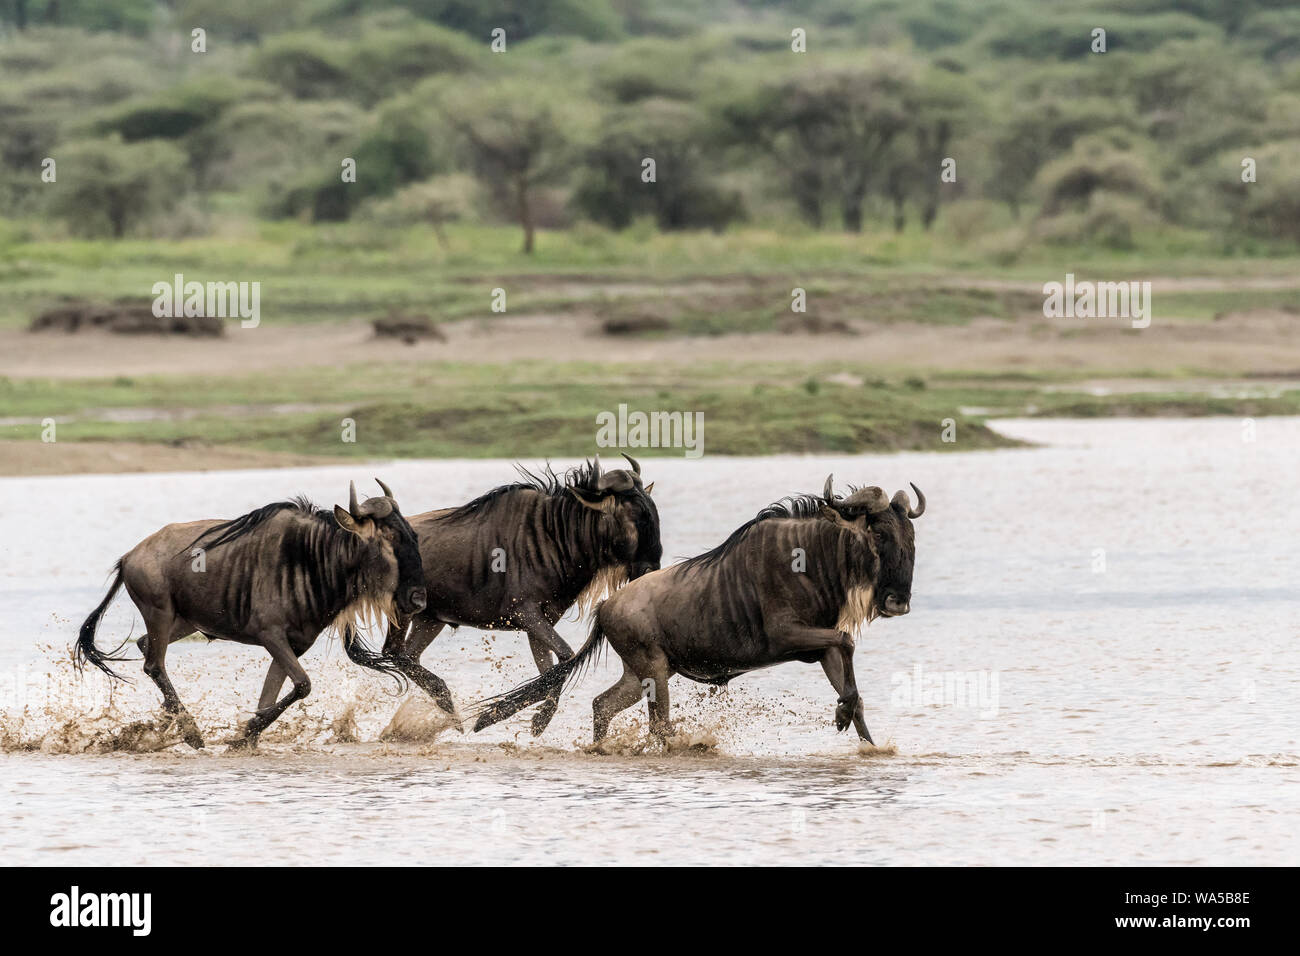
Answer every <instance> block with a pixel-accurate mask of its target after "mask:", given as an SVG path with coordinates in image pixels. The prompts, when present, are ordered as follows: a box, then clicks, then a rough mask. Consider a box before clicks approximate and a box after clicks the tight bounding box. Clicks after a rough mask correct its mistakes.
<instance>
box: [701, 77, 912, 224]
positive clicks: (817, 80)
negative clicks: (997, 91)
mask: <svg viewBox="0 0 1300 956" xmlns="http://www.w3.org/2000/svg"><path fill="white" fill-rule="evenodd" d="M914 87H915V81H914V79H913V70H912V69H911V67H910V64H908V63H906V62H895V61H894V60H892V59H891V60H887V61H886V60H881V61H878V62H875V63H872V64H870V65H868V66H842V67H828V68H823V69H817V70H812V71H801V72H799V73H797V74H794V75H792V76H789V77H787V78H785V79H782V80H778V81H777V82H775V83H770V84H767V85H766V86H764V87H763V88H762V89H760V90H759V91H758V92H757V94H754V95H747V96H746V97H744V98H743V99H742V100H741V101H739V102H736V103H732V104H730V105H729V106H728V107H726V108H725V109H724V116H725V117H726V118H727V119H728V120H729V121H730V123H731V125H732V128H733V130H734V131H735V133H736V134H737V135H738V137H739V138H741V139H742V140H744V141H748V142H750V143H753V144H755V145H758V146H760V147H762V148H763V149H765V150H767V151H768V152H769V153H770V154H771V155H772V156H773V158H774V159H775V160H776V162H777V164H778V165H779V166H780V167H781V168H782V169H784V170H785V172H786V175H787V176H788V177H789V184H790V189H791V193H792V195H793V197H794V200H795V203H796V205H797V206H798V207H799V210H800V213H801V214H802V215H803V216H804V218H805V219H807V220H808V221H809V222H811V223H812V224H813V225H818V226H819V225H820V224H821V217H822V207H823V204H824V202H825V200H826V198H827V196H828V195H829V196H831V197H834V198H835V199H836V200H838V203H839V206H840V211H841V215H842V217H843V223H844V228H845V229H847V230H848V231H850V232H861V231H862V205H863V202H864V201H865V199H866V197H867V193H868V191H869V190H870V189H871V188H872V187H873V186H876V185H878V184H877V183H876V177H877V176H878V174H879V172H880V170H881V169H882V168H883V166H884V159H885V157H886V155H887V153H888V152H889V150H890V149H891V148H892V147H893V145H894V142H895V140H896V139H897V138H898V137H899V136H900V135H901V134H902V133H903V132H904V131H906V130H907V129H908V127H909V123H910V122H911V117H910V115H909V114H910V110H911V108H912V91H913V89H914Z"/></svg>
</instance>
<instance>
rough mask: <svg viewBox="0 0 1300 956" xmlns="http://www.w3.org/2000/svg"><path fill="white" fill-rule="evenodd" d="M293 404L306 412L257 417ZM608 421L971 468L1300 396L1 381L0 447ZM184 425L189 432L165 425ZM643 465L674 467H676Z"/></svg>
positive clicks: (507, 369) (623, 378)
mask: <svg viewBox="0 0 1300 956" xmlns="http://www.w3.org/2000/svg"><path fill="white" fill-rule="evenodd" d="M831 376H838V378H836V379H832V378H831ZM844 376H856V379H854V380H852V381H849V380H848V379H846V378H844ZM857 381H860V382H861V383H862V384H856V382H857ZM846 382H848V383H846ZM1047 386H1053V387H1054V388H1055V389H1060V390H1048V388H1047ZM290 402H292V403H296V404H297V405H299V406H300V407H301V406H306V407H305V408H300V410H296V411H292V412H285V411H283V410H277V409H274V408H272V407H271V406H274V405H277V404H279V403H290ZM620 403H623V404H626V405H627V406H628V407H629V409H630V410H642V411H680V412H686V413H695V412H701V413H703V415H704V439H703V447H704V450H705V452H706V453H709V454H736V455H740V454H745V455H761V454H772V453H781V452H786V453H800V452H807V453H818V452H838V453H854V452H869V451H895V450H904V449H911V450H931V451H951V450H956V451H969V450H972V449H979V448H996V447H1004V446H1007V445H1011V444H1014V442H1011V441H1009V440H1007V439H1005V438H1003V437H1002V436H1000V435H998V434H997V433H996V432H994V431H992V430H990V429H988V428H987V427H986V426H985V424H984V421H985V418H986V417H987V416H1004V415H1005V416H1022V415H1024V416H1032V415H1038V416H1065V417H1096V416H1105V415H1126V416H1127V415H1243V416H1246V415H1249V416H1255V415H1270V414H1300V387H1298V388H1297V390H1292V391H1284V392H1282V393H1281V394H1280V395H1278V396H1275V397H1266V398H1261V397H1239V398H1233V397H1221V396H1217V395H1207V394H1203V393H1195V392H1190V391H1186V390H1181V391H1180V390H1178V389H1177V388H1176V387H1175V388H1171V389H1170V390H1169V391H1167V392H1158V393H1151V394H1139V395H1110V396H1100V397H1098V396H1092V395H1088V394H1085V393H1082V392H1079V391H1070V390H1068V387H1067V388H1063V387H1061V386H1060V385H1059V384H1055V385H1054V384H1053V383H1052V382H1049V381H1045V380H1044V381H1040V380H1038V379H1035V378H1032V377H1030V378H1025V377H1019V376H1013V377H1010V378H1006V379H1003V380H993V379H989V380H981V379H980V378H979V377H978V376H974V377H971V376H967V377H966V379H964V380H956V379H948V378H945V377H943V376H935V377H931V378H929V379H923V378H921V377H919V376H917V375H915V374H904V373H901V372H897V371H889V372H882V370H881V369H879V368H867V367H862V366H856V365H853V364H851V363H839V364H836V363H828V364H825V365H819V366H812V367H809V366H796V365H786V364H782V363H736V364H727V363H711V364H702V365H698V366H693V367H688V368H674V369H668V370H664V369H654V368H647V367H644V366H617V365H615V366H610V365H596V364H591V363H564V364H559V365H548V364H541V363H524V364H516V365H511V366H487V365H464V364H456V363H445V362H443V363H427V364H420V365H392V366H382V365H381V366H359V367H355V368H348V369H341V370H337V371H332V372H331V373H330V374H328V375H322V374H321V373H320V372H319V371H318V370H310V369H299V370H282V371H276V372H273V373H270V372H268V373H263V374H257V375H245V376H236V377H193V378H191V377H179V376H178V377H149V378H139V379H126V378H117V379H100V380H83V381H48V380H46V381H42V380H21V381H3V380H0V404H2V405H3V407H4V409H5V410H6V414H7V415H8V416H11V417H14V418H25V419H30V420H31V422H30V423H24V424H18V425H10V426H5V427H3V428H0V438H10V439H28V440H37V439H38V437H39V434H40V425H39V424H38V423H39V421H40V420H41V419H43V418H46V417H53V418H55V419H56V420H58V421H59V422H60V424H59V427H58V436H59V441H61V442H63V441H139V442H152V443H165V444H173V445H181V446H186V445H230V446H240V447H249V448H259V449H265V450H270V451H282V452H293V453H298V454H304V455H319V456H322V457H329V458H339V457H358V458H388V457H399V458H400V457H515V458H541V457H546V456H581V455H588V454H591V453H592V452H594V451H597V450H598V448H597V446H596V431H597V418H596V416H597V415H598V414H599V413H601V412H605V411H615V410H616V409H617V406H618V405H619V404H620ZM126 408H132V409H134V408H141V409H168V410H170V411H171V412H172V413H173V415H172V417H167V418H161V419H150V420H143V421H107V420H103V417H102V410H108V409H117V410H118V411H119V412H120V411H121V410H122V409H126ZM963 409H980V410H981V411H980V413H979V414H973V413H972V414H964V413H963V411H962V410H963ZM185 410H189V411H190V412H192V414H193V417H177V415H176V413H178V412H183V411H185ZM345 418H350V419H353V420H354V421H355V423H356V441H355V442H344V441H343V440H342V436H343V420H344V419H345ZM947 419H951V420H953V422H955V424H956V432H957V441H956V442H955V443H947V442H944V441H942V430H943V424H944V422H945V420H947ZM646 454H647V456H649V457H653V456H654V455H656V454H670V455H674V456H678V455H681V454H682V450H680V449H662V450H654V449H650V450H647V451H646Z"/></svg>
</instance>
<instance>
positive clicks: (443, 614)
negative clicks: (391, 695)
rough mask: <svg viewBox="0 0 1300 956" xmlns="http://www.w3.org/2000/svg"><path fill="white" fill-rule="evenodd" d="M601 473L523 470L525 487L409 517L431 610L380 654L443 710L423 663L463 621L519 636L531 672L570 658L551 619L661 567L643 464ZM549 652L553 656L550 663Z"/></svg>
mask: <svg viewBox="0 0 1300 956" xmlns="http://www.w3.org/2000/svg"><path fill="white" fill-rule="evenodd" d="M623 457H624V458H627V460H628V464H630V465H631V466H632V470H631V471H628V470H626V469H613V470H610V471H602V470H601V466H600V457H599V456H597V457H596V460H595V462H594V463H593V462H587V463H585V464H583V465H580V466H578V467H576V468H573V469H570V470H569V471H568V472H566V473H565V475H564V477H563V478H561V477H559V476H557V475H556V474H555V472H554V471H552V470H551V468H550V466H549V465H548V466H547V467H546V468H544V469H543V470H542V472H541V474H533V473H531V472H529V471H526V470H525V469H523V468H520V469H519V470H520V473H521V475H522V476H523V478H524V480H523V481H522V482H516V483H514V484H509V485H502V486H501V487H499V488H495V489H493V490H492V491H489V492H487V493H486V494H484V495H480V496H479V497H478V498H475V499H474V500H473V501H471V502H469V503H468V504H465V505H461V506H460V507H459V508H446V509H443V510H441V511H430V512H427V513H425V514H420V515H415V516H413V517H412V518H411V527H413V528H414V529H415V530H416V533H417V534H418V535H419V538H420V556H421V558H422V559H423V563H424V575H425V584H426V586H427V589H428V595H429V603H428V606H427V607H426V608H425V609H424V612H423V613H421V614H419V615H417V616H416V618H415V620H414V622H413V623H412V625H411V629H410V633H409V634H403V633H402V631H401V630H400V629H399V628H398V627H391V628H390V629H389V634H388V640H387V641H386V642H385V644H384V656H385V657H387V658H390V659H392V660H394V661H396V662H398V663H399V664H400V666H401V667H402V668H403V673H404V674H405V675H406V676H407V677H409V678H410V679H411V680H412V681H414V682H415V683H416V684H418V685H419V686H420V687H422V688H424V690H425V691H426V692H428V694H429V695H430V696H431V697H433V699H434V700H436V701H437V702H438V704H439V706H441V707H442V708H443V709H444V710H446V711H447V712H448V713H454V712H455V711H454V705H453V703H452V699H451V693H450V692H449V691H448V689H447V685H446V684H445V683H444V682H443V681H442V679H441V678H439V677H438V676H437V675H436V674H433V673H431V672H430V671H428V670H426V669H425V668H424V667H422V666H421V665H420V663H419V660H420V655H421V654H423V653H424V650H425V648H427V647H428V646H429V644H431V643H432V642H433V639H434V638H436V637H437V636H438V634H439V632H440V631H442V629H443V628H444V627H445V626H446V625H448V624H450V625H452V626H453V627H458V626H460V625H469V626H470V627H480V628H493V627H495V628H510V629H516V630H522V631H526V632H527V634H528V645H529V648H530V649H531V650H532V653H533V661H534V662H535V663H536V665H537V669H538V671H539V672H544V671H546V670H548V669H549V668H550V667H551V665H552V663H553V661H554V658H558V659H560V660H566V659H568V658H570V657H572V656H573V650H572V649H571V648H570V647H569V645H568V644H567V643H566V642H565V641H564V639H563V638H561V637H560V635H559V634H557V633H556V632H555V622H556V621H558V620H559V619H560V618H561V617H563V616H564V614H565V613H566V612H567V611H568V610H569V608H571V607H573V606H574V605H575V604H576V605H577V607H578V608H579V610H580V612H581V611H585V610H586V609H587V608H588V607H589V606H590V605H591V604H592V603H594V602H595V601H596V600H598V599H599V598H600V597H601V596H602V595H604V594H606V593H608V592H609V591H611V590H614V589H617V588H618V587H619V586H620V585H621V584H622V583H623V582H625V581H630V580H635V579H637V578H640V577H641V576H642V575H644V574H646V573H647V572H650V571H656V570H658V568H659V562H660V559H661V558H662V557H663V547H662V545H661V544H660V542H659V511H658V509H657V508H656V507H655V504H654V501H653V500H652V499H651V497H650V492H651V490H652V489H653V487H654V483H653V482H651V484H650V485H649V486H645V485H643V484H642V482H641V466H640V464H639V463H638V462H637V461H636V459H634V458H631V457H629V456H627V455H624V456H623ZM552 655H554V657H553V656H552ZM559 694H560V691H559V688H558V686H557V687H556V688H555V690H554V693H553V694H552V695H551V698H550V699H549V700H548V701H547V702H546V703H545V704H543V706H542V707H541V709H540V710H539V711H538V713H537V714H536V715H534V717H533V733H534V734H540V733H541V732H542V731H543V730H544V729H545V728H546V725H547V723H549V721H550V719H551V716H552V715H553V714H554V712H555V705H556V704H557V703H558V701H559Z"/></svg>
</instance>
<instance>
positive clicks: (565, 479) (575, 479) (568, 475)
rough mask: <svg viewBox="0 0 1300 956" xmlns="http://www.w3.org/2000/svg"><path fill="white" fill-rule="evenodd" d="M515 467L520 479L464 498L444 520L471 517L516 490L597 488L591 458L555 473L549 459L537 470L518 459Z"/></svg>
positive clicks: (559, 494)
mask: <svg viewBox="0 0 1300 956" xmlns="http://www.w3.org/2000/svg"><path fill="white" fill-rule="evenodd" d="M515 470H516V471H518V472H519V474H520V476H521V477H522V478H523V479H524V480H523V481H516V482H512V483H511V484H508V485H500V486H499V487H496V488H493V489H492V490H491V491H488V492H485V493H483V494H481V495H479V496H478V497H477V498H475V499H474V500H473V501H469V502H466V503H465V504H463V505H461V506H460V507H459V508H456V509H454V510H452V511H451V512H450V513H449V514H446V515H444V516H443V517H442V520H443V521H459V520H461V519H464V518H471V517H474V516H476V515H480V514H482V513H483V512H484V511H486V510H488V509H489V508H491V507H492V505H494V504H496V503H497V502H498V501H500V500H501V499H502V498H504V497H505V496H506V495H508V494H510V493H511V492H515V491H536V492H539V493H540V494H543V495H546V496H548V497H550V498H560V499H564V498H566V497H567V495H568V489H569V488H570V487H576V488H583V489H586V490H589V491H595V490H596V481H597V479H598V478H599V477H600V475H599V474H598V473H597V471H596V466H595V465H594V464H593V463H592V462H590V461H589V462H587V463H585V464H582V465H577V466H576V467H573V468H570V469H569V470H568V471H566V472H564V474H563V475H558V474H556V473H555V469H553V468H552V467H551V463H550V462H547V463H546V464H545V465H544V466H543V467H542V468H541V469H540V470H539V471H537V472H532V471H529V470H528V469H527V468H525V467H524V466H523V465H520V464H519V463H517V462H516V463H515Z"/></svg>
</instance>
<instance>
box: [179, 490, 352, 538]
mask: <svg viewBox="0 0 1300 956" xmlns="http://www.w3.org/2000/svg"><path fill="white" fill-rule="evenodd" d="M282 511H297V512H299V513H301V514H303V515H307V516H309V517H312V518H315V519H317V520H318V521H326V522H328V523H330V524H331V525H332V524H333V523H334V515H333V513H332V512H330V511H327V510H326V509H324V508H317V507H316V506H315V505H314V504H312V503H311V501H309V500H308V499H307V498H306V497H305V496H303V495H298V496H297V497H294V498H290V499H289V500H288V501H274V502H272V503H271V504H269V505H263V506H262V507H260V508H255V509H253V510H252V511H250V512H249V513H248V514H246V515H240V516H239V517H238V518H232V519H230V520H229V521H223V522H222V523H221V524H219V525H216V526H214V527H211V528H209V529H208V530H207V531H205V532H203V533H202V534H201V535H199V536H198V537H197V538H195V539H194V540H193V541H191V542H190V545H189V548H193V547H195V546H197V545H198V544H199V542H200V541H204V540H205V539H210V540H208V541H207V544H205V545H204V547H205V548H206V549H207V550H209V551H211V550H212V549H213V548H216V547H220V546H221V545H223V544H226V543H228V542H230V541H234V540H235V539H237V538H242V537H243V536H244V535H246V534H248V533H249V532H251V531H252V530H253V529H254V528H256V527H258V526H259V525H261V524H264V523H265V522H266V521H267V520H268V519H270V518H273V517H275V516H276V515H278V514H279V513H280V512H282ZM213 535H216V538H212V536H213ZM189 548H186V549H185V550H187V551H188V550H189Z"/></svg>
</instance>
